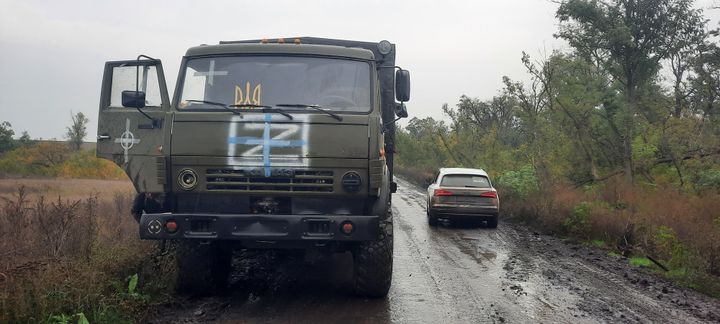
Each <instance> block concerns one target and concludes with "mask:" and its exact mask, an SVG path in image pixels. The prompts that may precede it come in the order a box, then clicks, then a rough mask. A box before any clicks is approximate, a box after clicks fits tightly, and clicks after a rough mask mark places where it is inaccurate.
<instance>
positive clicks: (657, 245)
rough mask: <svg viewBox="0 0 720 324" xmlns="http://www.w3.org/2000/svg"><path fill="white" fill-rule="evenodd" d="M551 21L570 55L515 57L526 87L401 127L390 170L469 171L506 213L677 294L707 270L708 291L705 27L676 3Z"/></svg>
mask: <svg viewBox="0 0 720 324" xmlns="http://www.w3.org/2000/svg"><path fill="white" fill-rule="evenodd" d="M556 17H557V19H558V22H559V29H558V31H557V33H556V34H555V36H556V37H558V38H560V39H563V40H565V41H567V43H568V44H569V45H570V49H569V50H567V51H555V52H552V53H550V54H549V55H548V56H546V57H541V58H533V57H531V56H530V55H528V54H526V53H522V57H521V64H523V66H524V67H525V69H526V71H527V73H528V76H529V81H528V82H519V81H515V80H512V79H510V78H508V77H503V85H504V86H503V88H502V89H500V91H499V93H498V94H497V95H496V96H495V97H493V98H492V99H489V100H483V99H478V98H472V97H469V96H462V97H461V98H460V100H459V102H458V103H457V104H455V105H454V106H450V105H447V104H446V105H444V106H443V107H442V109H443V112H444V115H445V117H446V118H445V120H435V119H433V118H429V117H428V118H423V119H419V118H413V119H412V120H410V122H409V123H408V125H407V126H406V127H404V128H403V129H400V130H398V132H397V145H396V147H397V148H396V150H397V157H396V161H397V162H396V163H397V164H398V165H399V171H400V173H403V172H404V173H405V174H406V175H410V176H412V177H414V178H415V179H417V180H418V181H420V180H422V178H424V177H427V176H429V175H430V173H432V172H433V170H436V169H437V168H438V167H441V166H448V167H449V166H463V167H476V168H483V169H485V170H487V171H488V172H489V173H490V174H491V176H493V177H494V178H495V180H496V184H497V185H498V187H499V188H500V190H501V193H502V194H503V195H502V197H503V198H505V199H504V200H503V201H504V203H503V208H504V211H505V214H506V215H508V216H516V217H520V218H523V219H526V220H529V221H532V222H534V223H537V224H539V225H541V226H543V227H544V228H546V229H548V230H551V231H555V232H560V233H562V234H565V235H570V236H574V237H577V238H580V239H583V240H588V241H592V240H599V241H601V242H605V243H607V244H608V245H609V246H610V247H612V248H613V249H616V250H618V251H620V252H622V253H628V254H630V253H634V254H641V255H651V254H652V255H653V256H654V257H655V258H656V259H662V260H664V262H667V263H669V264H672V267H671V269H672V271H676V272H678V273H679V274H677V273H676V275H677V276H678V277H680V278H684V279H686V280H688V282H689V284H691V285H694V284H693V282H694V283H695V284H697V283H698V281H693V280H696V279H697V278H699V277H702V278H704V279H703V280H705V279H707V277H706V275H710V276H711V278H712V279H711V281H710V282H711V283H713V285H714V287H715V288H714V290H712V289H711V290H712V291H714V293H715V294H718V293H720V282H719V281H718V278H717V275H719V274H720V211H718V210H720V209H718V208H720V206H716V205H718V203H717V202H718V201H719V200H720V196H719V195H718V192H719V191H720V110H719V109H720V47H718V44H717V42H716V36H717V34H718V32H717V30H716V29H711V28H710V27H711V26H708V23H707V19H706V18H705V17H704V15H703V11H702V10H700V9H696V8H695V7H694V4H693V2H692V1H689V0H609V1H590V0H569V1H562V2H561V3H560V4H559V8H558V10H557V12H556ZM712 27H714V26H712ZM691 278H695V279H691ZM698 280H699V279H698ZM698 286H699V285H698ZM706 286H707V285H706ZM710 286H712V285H710Z"/></svg>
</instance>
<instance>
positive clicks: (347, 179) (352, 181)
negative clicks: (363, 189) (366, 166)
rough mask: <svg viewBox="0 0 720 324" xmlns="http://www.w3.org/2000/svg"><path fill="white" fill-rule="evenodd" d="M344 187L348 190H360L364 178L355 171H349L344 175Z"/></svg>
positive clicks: (342, 181)
mask: <svg viewBox="0 0 720 324" xmlns="http://www.w3.org/2000/svg"><path fill="white" fill-rule="evenodd" d="M340 182H341V183H342V187H343V189H345V191H347V192H358V191H360V185H362V178H360V175H359V174H358V173H357V172H355V171H350V172H347V173H345V174H344V175H343V177H342V180H341V181H340Z"/></svg>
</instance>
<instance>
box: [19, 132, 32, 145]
mask: <svg viewBox="0 0 720 324" xmlns="http://www.w3.org/2000/svg"><path fill="white" fill-rule="evenodd" d="M17 142H18V144H20V146H21V147H30V146H32V145H33V144H35V141H33V140H32V138H30V134H28V132H27V131H23V132H22V135H21V136H20V138H18V140H17Z"/></svg>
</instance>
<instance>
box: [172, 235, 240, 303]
mask: <svg viewBox="0 0 720 324" xmlns="http://www.w3.org/2000/svg"><path fill="white" fill-rule="evenodd" d="M221 243H222V242H201V241H196V240H181V241H179V242H178V245H177V251H176V260H177V270H178V275H177V282H176V284H175V288H176V290H177V291H178V292H180V293H185V294H193V295H206V294H210V293H213V292H216V291H220V290H222V289H224V288H225V287H226V286H227V280H228V276H229V274H230V264H231V258H232V250H231V249H229V248H227V247H224V246H222V245H221Z"/></svg>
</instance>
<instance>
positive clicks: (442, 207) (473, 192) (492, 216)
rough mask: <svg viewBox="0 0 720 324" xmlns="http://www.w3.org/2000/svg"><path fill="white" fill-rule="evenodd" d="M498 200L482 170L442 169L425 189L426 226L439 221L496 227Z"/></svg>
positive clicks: (495, 191) (433, 224) (485, 173)
mask: <svg viewBox="0 0 720 324" xmlns="http://www.w3.org/2000/svg"><path fill="white" fill-rule="evenodd" d="M499 214H500V199H499V198H498V194H497V190H495V188H493V186H492V183H491V182H490V177H489V176H488V174H487V172H485V171H484V170H482V169H465V168H442V169H440V172H438V174H437V176H436V177H435V180H434V181H433V183H431V184H430V185H429V186H428V189H427V217H428V224H430V226H436V225H437V223H438V219H439V218H446V219H449V220H472V221H486V222H487V226H488V227H491V228H495V227H497V224H498V215H499Z"/></svg>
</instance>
